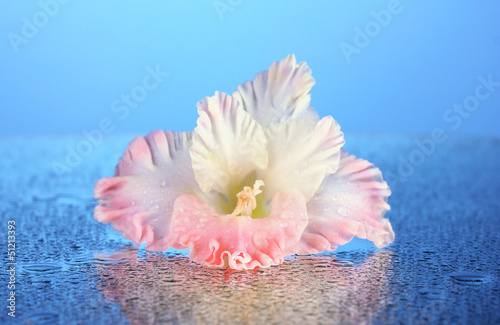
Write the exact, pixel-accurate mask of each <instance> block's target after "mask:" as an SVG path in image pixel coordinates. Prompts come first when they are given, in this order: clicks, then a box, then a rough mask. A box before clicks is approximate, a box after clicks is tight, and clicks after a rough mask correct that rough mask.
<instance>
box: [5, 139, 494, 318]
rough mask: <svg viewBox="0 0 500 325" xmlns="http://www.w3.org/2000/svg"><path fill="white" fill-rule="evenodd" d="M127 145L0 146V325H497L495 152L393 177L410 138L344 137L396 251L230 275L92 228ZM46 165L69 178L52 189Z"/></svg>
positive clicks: (371, 250)
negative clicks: (363, 168) (378, 187)
mask: <svg viewBox="0 0 500 325" xmlns="http://www.w3.org/2000/svg"><path fill="white" fill-rule="evenodd" d="M130 139H132V137H131V136H127V137H115V138H110V139H107V140H106V141H104V142H103V143H102V144H100V145H99V146H97V147H92V148H91V150H90V151H91V152H90V153H88V155H87V156H81V157H80V160H81V161H78V159H77V158H78V157H70V158H68V147H67V146H68V145H69V146H70V148H71V147H75V148H76V146H78V143H79V142H81V139H80V138H74V139H71V138H70V139H59V138H43V139H0V155H1V157H2V159H1V161H0V173H1V182H0V193H1V195H2V200H1V203H0V220H1V224H0V226H1V227H2V234H3V237H2V239H1V240H2V243H3V247H5V249H3V252H2V258H3V261H5V263H7V262H8V254H7V222H8V220H15V222H16V254H17V255H16V257H17V260H16V261H17V265H16V280H15V281H16V282H15V291H16V294H15V297H16V305H15V307H16V309H15V311H16V312H15V315H16V318H15V319H13V318H11V317H9V316H8V315H7V313H8V312H9V310H8V309H7V308H6V307H2V309H1V312H0V321H1V322H2V323H20V324H99V323H103V324H109V323H114V324H120V323H124V324H127V323H129V324H154V323H174V324H176V323H187V324H235V323H236V324H264V323H269V324H277V323H286V324H316V323H322V324H329V323H342V324H351V323H352V324H370V323H375V324H387V323H402V324H403V323H404V324H411V323H413V324H422V323H436V324H437V323H439V324H447V323H448V324H470V323H474V324H477V323H484V324H495V323H499V322H500V311H499V310H500V284H499V278H500V201H498V198H499V196H500V176H499V175H500V141H499V140H494V139H467V138H462V139H455V140H449V141H447V142H446V143H444V144H442V145H441V146H440V147H438V148H436V150H435V152H434V153H432V154H430V155H428V156H425V161H424V162H423V163H422V164H420V165H419V166H417V165H409V166H408V165H407V166H405V167H411V168H413V171H412V172H411V173H409V172H408V173H401V172H398V169H400V171H401V160H400V159H399V158H398V157H400V156H401V157H403V158H404V159H405V160H408V159H409V156H410V154H411V152H412V151H413V150H415V148H418V147H416V146H415V144H414V139H413V138H399V139H391V138H390V137H378V138H373V137H368V136H356V137H351V138H347V144H348V146H347V148H346V149H347V150H348V151H349V152H351V153H353V154H356V155H358V156H360V157H363V158H365V159H368V160H370V161H371V162H373V163H375V165H377V166H378V167H380V168H381V169H382V171H383V172H384V175H385V176H386V178H388V181H389V183H390V185H391V186H392V189H393V195H392V196H391V198H390V200H389V203H390V204H391V206H392V210H391V211H390V212H389V213H388V217H389V218H390V220H391V222H392V224H393V228H394V230H395V232H396V241H395V242H394V243H393V244H392V245H390V246H389V247H386V248H384V249H380V250H377V249H375V247H374V246H373V245H372V244H371V243H368V242H365V241H362V240H357V241H354V242H353V243H350V244H348V245H346V246H344V247H341V248H340V249H339V250H338V251H336V252H330V253H327V254H321V255H315V256H291V257H289V258H288V259H287V260H286V261H285V263H284V264H283V265H282V266H279V267H273V268H270V269H261V270H252V271H241V272H234V271H228V270H218V269H209V268H205V267H200V266H199V265H197V264H194V263H192V262H190V261H189V259H188V258H187V257H186V253H185V252H167V253H149V252H146V251H145V250H144V249H139V250H137V249H135V248H133V246H132V245H131V244H130V243H128V242H127V241H126V240H123V239H122V238H121V236H120V235H117V234H116V233H115V232H114V231H113V230H112V229H111V228H110V227H109V226H107V225H102V224H99V223H98V222H96V221H95V220H94V219H93V217H92V209H93V207H94V206H95V202H94V200H93V199H92V192H93V191H92V185H93V183H94V182H95V181H96V180H97V179H98V178H100V177H102V176H109V175H110V174H112V171H113V168H114V165H115V163H116V162H117V159H118V157H119V156H120V155H121V153H122V152H123V151H124V149H125V147H126V144H127V143H128V141H129V140H130ZM67 158H68V159H69V160H68V162H70V163H72V165H71V166H69V164H66V159H67ZM72 158H73V159H74V160H71V159H72ZM55 162H59V163H61V164H66V165H67V167H68V166H69V167H68V169H71V170H70V171H67V172H66V173H65V174H64V175H62V177H58V176H57V175H56V173H55V171H54V166H55V165H56V166H57V164H54V163H55ZM409 170H410V169H409V168H408V171H409ZM403 171H404V170H403ZM391 174H392V175H393V176H390V175H391ZM408 174H409V175H408ZM6 270H7V264H5V265H4V267H3V270H2V276H1V278H0V294H1V298H2V301H6V300H4V299H7V298H8V297H9V290H8V289H7V286H8V281H9V277H8V274H7V273H6ZM2 306H3V305H2ZM14 320H15V322H14Z"/></svg>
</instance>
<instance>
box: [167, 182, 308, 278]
mask: <svg viewBox="0 0 500 325" xmlns="http://www.w3.org/2000/svg"><path fill="white" fill-rule="evenodd" d="M306 225H307V211H306V202H305V199H304V197H303V196H302V194H301V193H300V192H299V191H292V192H291V193H290V194H289V195H282V194H279V193H278V194H276V195H275V196H274V198H273V203H272V212H271V214H270V216H269V217H267V218H263V219H252V218H250V217H244V216H240V217H234V216H231V215H220V214H217V213H216V212H215V211H214V210H213V209H212V208H211V207H210V206H209V205H207V204H206V203H205V202H204V201H203V200H201V199H199V198H197V197H195V196H188V195H183V196H180V197H179V198H178V199H177V200H176V202H175V208H174V216H173V218H172V235H173V237H174V238H175V240H176V242H177V243H179V244H180V245H182V246H179V247H177V248H186V247H189V256H190V258H191V259H192V260H193V261H195V262H197V263H201V264H203V265H208V266H213V267H227V266H229V267H230V268H233V269H239V270H241V269H253V268H255V267H269V266H271V265H278V264H281V263H282V262H283V259H284V256H285V255H286V254H288V247H289V246H291V245H294V244H295V243H297V241H298V240H299V239H300V236H301V234H302V231H303V230H304V228H305V227H306Z"/></svg>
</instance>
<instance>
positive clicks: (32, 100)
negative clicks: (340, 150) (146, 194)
mask: <svg viewBox="0 0 500 325" xmlns="http://www.w3.org/2000/svg"><path fill="white" fill-rule="evenodd" d="M54 1H55V0H42V1H40V2H37V1H2V3H1V8H2V9H1V11H0V36H1V38H0V53H1V60H0V111H1V120H0V135H42V134H76V135H82V134H83V132H84V130H91V129H94V128H98V127H99V123H100V121H102V120H103V119H104V118H109V119H110V120H111V121H112V123H113V127H114V130H113V132H117V133H122V132H126V133H134V134H146V133H148V132H149V131H151V130H154V129H164V130H191V129H193V127H194V126H195V125H196V118H197V113H196V106H195V105H196V103H197V101H199V100H200V99H202V98H203V97H205V96H211V95H213V93H214V91H216V90H219V91H224V92H229V93H231V92H232V91H233V90H234V89H235V88H236V87H237V85H239V84H241V83H243V82H244V81H246V80H251V79H253V77H254V75H255V74H256V73H258V72H259V71H261V70H266V69H267V68H268V67H269V65H270V63H271V62H272V61H276V60H281V59H282V58H284V57H285V56H286V55H288V54H290V53H294V54H295V55H296V57H297V60H298V61H306V62H307V63H308V64H309V66H310V67H311V68H312V71H313V76H314V78H315V79H316V85H315V86H314V87H313V89H312V105H313V106H314V107H315V108H316V110H317V111H318V112H319V114H320V116H325V115H332V116H333V117H334V118H335V119H336V120H337V121H338V122H339V123H340V125H341V127H342V129H343V131H344V132H345V133H346V134H349V133H351V132H353V133H356V132H358V133H359V132H362V133H366V132H377V133H396V134H399V133H406V134H424V135H425V134H430V133H431V131H432V130H433V129H434V128H436V127H440V128H443V129H444V130H445V132H446V133H447V134H472V135H480V136H498V135H499V134H500V128H498V122H499V121H500V110H499V106H500V88H497V89H496V92H494V93H492V94H491V96H490V97H489V98H488V99H486V100H483V101H480V103H479V107H478V109H477V110H476V111H474V112H473V113H471V114H470V116H469V117H468V118H462V120H461V122H462V123H461V124H460V126H459V127H457V128H456V129H454V128H452V125H453V124H452V123H450V122H447V121H445V120H444V119H443V113H444V112H445V111H447V110H449V109H452V108H453V105H454V104H455V103H462V102H463V101H464V99H465V98H467V97H468V96H470V95H474V91H475V89H476V87H477V86H478V85H479V81H478V79H477V78H478V77H479V76H484V77H485V78H487V77H488V76H489V75H490V74H491V75H492V79H493V80H498V81H500V65H499V57H500V19H499V10H498V9H499V7H500V4H499V2H498V1H493V0H490V1H460V2H458V1H439V2H436V1H423V0H422V1H408V0H406V1H405V0H401V1H400V5H399V6H398V7H397V8H398V10H399V12H398V13H397V14H392V15H391V20H390V22H389V23H388V24H386V25H387V26H381V25H378V26H379V27H380V30H379V31H377V30H372V35H374V36H373V37H370V38H369V43H368V44H367V45H366V46H365V47H364V48H361V49H360V50H359V53H354V54H352V55H350V56H349V59H350V62H348V61H349V60H348V59H347V58H346V55H345V54H344V53H343V52H342V49H341V44H342V43H343V42H344V43H346V44H347V43H348V44H351V45H353V44H354V39H355V36H356V28H359V29H361V30H364V29H365V28H367V27H370V26H371V27H372V28H376V26H375V27H373V26H374V25H373V22H374V21H375V18H374V16H373V15H372V11H375V12H380V10H383V9H385V10H386V9H387V7H388V5H389V3H390V2H391V1H329V2H326V1H276V2H274V1H273V2H267V1H248V0H242V1H237V0H232V1H229V0H222V1H149V2H147V4H145V3H141V2H139V1H120V2H118V1H84V2H83V1H78V2H77V1H67V3H65V4H63V3H60V4H58V8H54V7H53V3H54ZM43 4H45V5H43ZM50 4H52V6H51V5H50ZM43 7H46V8H47V7H49V9H45V11H51V12H50V13H52V16H49V15H47V14H45V17H46V18H47V17H48V19H47V20H46V21H44V13H43V10H44V9H43ZM23 19H24V20H23ZM36 19H38V24H39V25H40V27H39V28H37V29H38V31H37V32H36V34H35V35H34V36H33V35H30V36H32V37H31V38H25V39H26V42H25V43H20V44H17V45H16V44H15V43H16V42H13V41H12V39H13V37H16V36H13V35H14V34H15V35H17V36H18V37H24V36H23V28H25V27H24V25H25V24H26V21H29V22H31V23H34V22H37V20H36ZM148 66H149V67H152V68H155V67H156V66H159V67H160V69H161V70H162V71H164V72H165V73H168V77H166V78H165V79H164V81H163V82H162V83H161V84H160V85H159V86H158V87H157V88H156V89H154V90H151V91H149V92H148V93H147V96H146V98H145V99H144V100H143V101H142V102H140V103H138V105H137V107H136V108H134V109H131V110H130V114H128V116H127V117H126V118H123V119H120V114H117V113H116V112H113V111H112V109H111V107H112V103H113V101H115V100H120V98H121V96H122V94H130V92H131V90H132V89H133V88H134V87H135V86H138V85H141V84H142V80H143V77H144V76H145V75H146V74H147V67H148Z"/></svg>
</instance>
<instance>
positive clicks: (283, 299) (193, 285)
mask: <svg viewBox="0 0 500 325" xmlns="http://www.w3.org/2000/svg"><path fill="white" fill-rule="evenodd" d="M392 255H393V252H392V251H391V250H390V249H385V250H379V251H376V252H374V253H356V252H352V253H346V252H344V253H342V258H341V259H339V258H338V256H335V255H334V254H331V255H314V256H295V257H291V258H287V259H286V260H285V262H284V263H283V265H281V266H278V267H272V268H268V269H257V270H250V271H234V270H222V269H211V268H207V267H202V266H200V265H198V264H195V263H193V262H191V261H190V260H189V258H188V257H187V256H185V255H182V254H174V253H149V252H146V251H144V250H139V251H138V250H136V249H134V248H125V249H123V250H120V251H118V252H115V253H112V254H105V255H102V254H101V255H99V256H96V263H95V267H96V274H97V276H98V283H97V286H98V289H99V290H100V291H101V292H102V293H103V294H104V296H105V297H106V298H107V299H108V300H109V301H111V302H115V303H118V304H119V305H120V306H121V308H122V311H123V312H124V313H125V314H126V315H127V317H128V319H129V321H130V323H131V324H152V323H160V322H170V323H183V324H185V323H188V324H189V323H198V324H233V323H243V324H257V323H258V324H262V323H309V324H313V323H357V324H362V323H370V322H372V321H373V320H374V319H375V318H376V317H377V315H378V314H379V312H380V311H381V310H383V309H385V308H386V304H387V299H386V298H387V297H388V296H389V287H388V285H387V283H388V281H387V273H388V270H389V269H390V267H391V263H392ZM103 261H104V262H103Z"/></svg>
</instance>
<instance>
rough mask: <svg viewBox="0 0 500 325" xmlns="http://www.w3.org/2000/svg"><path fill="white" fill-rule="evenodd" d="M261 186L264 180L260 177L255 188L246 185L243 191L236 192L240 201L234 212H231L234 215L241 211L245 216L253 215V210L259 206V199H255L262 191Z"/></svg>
mask: <svg viewBox="0 0 500 325" xmlns="http://www.w3.org/2000/svg"><path fill="white" fill-rule="evenodd" d="M261 186H264V182H263V181H261V180H260V179H258V180H256V181H255V184H254V185H253V189H252V188H251V187H250V186H245V187H243V191H241V192H239V193H238V194H236V197H237V198H238V203H236V207H235V208H234V211H233V213H231V215H232V216H233V217H235V216H237V215H239V214H240V213H241V214H242V215H244V216H249V217H251V216H252V211H253V210H254V209H255V208H256V207H257V200H255V197H256V196H257V195H258V194H260V193H262V191H261V190H260V187H261Z"/></svg>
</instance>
